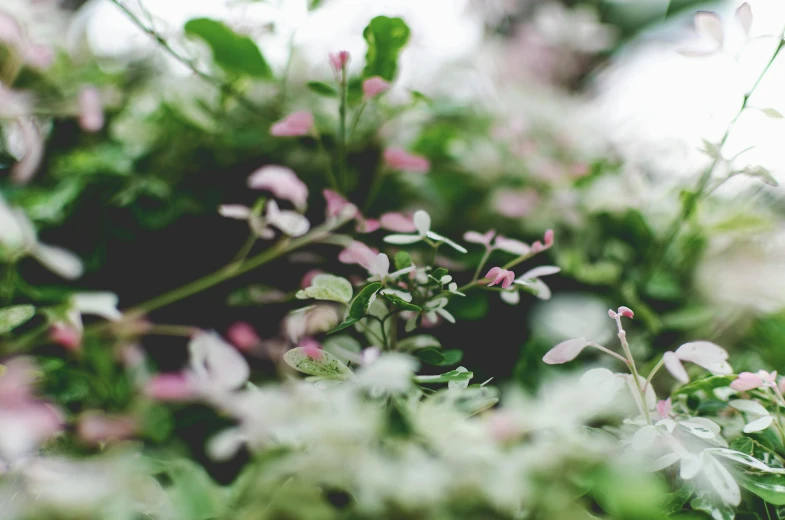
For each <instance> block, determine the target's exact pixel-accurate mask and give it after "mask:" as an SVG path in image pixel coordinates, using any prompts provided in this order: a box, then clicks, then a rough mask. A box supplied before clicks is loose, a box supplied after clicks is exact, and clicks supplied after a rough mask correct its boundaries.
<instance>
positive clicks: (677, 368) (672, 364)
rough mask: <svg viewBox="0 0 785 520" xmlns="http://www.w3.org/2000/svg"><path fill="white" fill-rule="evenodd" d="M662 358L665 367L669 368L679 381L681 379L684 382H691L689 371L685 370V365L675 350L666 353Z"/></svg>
mask: <svg viewBox="0 0 785 520" xmlns="http://www.w3.org/2000/svg"><path fill="white" fill-rule="evenodd" d="M662 360H663V362H664V363H665V368H667V369H668V372H670V373H671V375H672V376H673V377H675V378H676V379H677V380H678V381H681V382H682V383H689V382H690V376H688V375H687V371H686V370H684V365H682V364H681V361H679V358H678V357H676V354H674V353H673V352H666V353H665V355H664V356H662Z"/></svg>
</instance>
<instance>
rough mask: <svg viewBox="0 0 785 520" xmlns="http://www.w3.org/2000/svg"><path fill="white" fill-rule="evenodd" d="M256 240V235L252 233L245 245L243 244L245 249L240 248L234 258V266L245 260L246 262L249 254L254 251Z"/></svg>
mask: <svg viewBox="0 0 785 520" xmlns="http://www.w3.org/2000/svg"><path fill="white" fill-rule="evenodd" d="M256 240H257V237H256V233H254V232H253V231H251V234H250V235H248V238H247V239H246V240H245V243H244V244H243V247H241V248H240V250H239V251H238V252H237V254H236V255H235V256H234V259H232V264H233V265H238V264H240V263H241V262H242V261H243V260H245V258H246V257H247V256H248V253H250V252H251V249H253V246H254V244H255V243H256Z"/></svg>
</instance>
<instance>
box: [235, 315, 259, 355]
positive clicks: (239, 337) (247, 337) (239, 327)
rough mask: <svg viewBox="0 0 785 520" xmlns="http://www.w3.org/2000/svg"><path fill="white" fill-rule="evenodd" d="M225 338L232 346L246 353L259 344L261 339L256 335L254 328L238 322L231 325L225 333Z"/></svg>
mask: <svg viewBox="0 0 785 520" xmlns="http://www.w3.org/2000/svg"><path fill="white" fill-rule="evenodd" d="M226 337H227V338H229V341H231V342H232V343H233V344H234V346H236V347H237V348H238V349H240V350H243V351H248V350H251V349H252V348H254V347H255V346H257V345H259V343H261V341H262V340H261V339H260V338H259V336H257V334H256V330H254V328H253V327H252V326H251V325H250V324H248V323H246V322H244V321H238V322H236V323H234V324H232V325H231V326H230V327H229V329H228V330H227V331H226Z"/></svg>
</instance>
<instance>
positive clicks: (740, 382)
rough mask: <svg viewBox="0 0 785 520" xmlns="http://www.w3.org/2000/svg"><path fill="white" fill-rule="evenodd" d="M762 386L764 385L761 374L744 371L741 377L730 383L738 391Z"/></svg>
mask: <svg viewBox="0 0 785 520" xmlns="http://www.w3.org/2000/svg"><path fill="white" fill-rule="evenodd" d="M761 386H763V380H762V379H761V378H760V376H758V375H756V374H753V373H752V372H742V373H741V374H739V377H737V378H736V379H735V380H733V382H732V383H731V384H730V387H731V388H733V389H734V390H736V391H738V392H746V391H747V390H752V389H754V388H760V387H761Z"/></svg>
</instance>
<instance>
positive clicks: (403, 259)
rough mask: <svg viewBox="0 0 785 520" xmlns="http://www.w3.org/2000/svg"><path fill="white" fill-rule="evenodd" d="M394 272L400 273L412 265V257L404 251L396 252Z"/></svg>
mask: <svg viewBox="0 0 785 520" xmlns="http://www.w3.org/2000/svg"><path fill="white" fill-rule="evenodd" d="M394 262H395V270H396V271H400V270H401V269H406V268H407V267H410V266H411V265H412V257H411V256H409V253H407V252H406V251H398V252H397V253H395V259H394Z"/></svg>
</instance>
